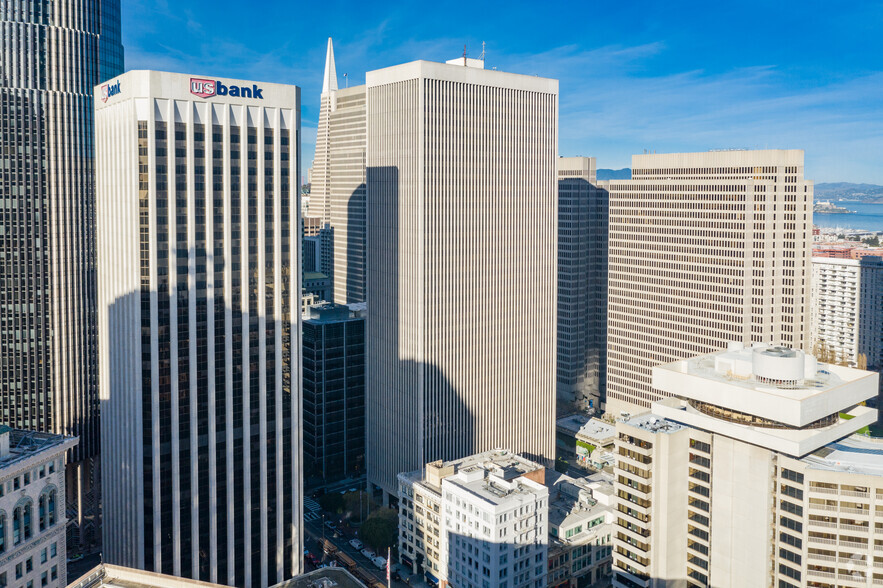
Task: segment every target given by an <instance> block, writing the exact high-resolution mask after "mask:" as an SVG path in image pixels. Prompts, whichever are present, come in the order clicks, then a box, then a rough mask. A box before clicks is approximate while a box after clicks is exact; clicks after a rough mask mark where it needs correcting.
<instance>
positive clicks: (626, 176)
mask: <svg viewBox="0 0 883 588" xmlns="http://www.w3.org/2000/svg"><path fill="white" fill-rule="evenodd" d="M598 179H599V180H630V179H632V170H631V169H630V168H628V167H624V168H622V169H599V170H598Z"/></svg>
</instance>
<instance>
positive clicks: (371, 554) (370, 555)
mask: <svg viewBox="0 0 883 588" xmlns="http://www.w3.org/2000/svg"><path fill="white" fill-rule="evenodd" d="M362 555H364V556H365V557H367V558H368V559H374V558H375V557H376V556H377V554H376V553H374V552H373V551H371V550H370V549H368V548H367V547H366V548H365V549H363V550H362Z"/></svg>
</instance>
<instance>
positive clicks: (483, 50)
mask: <svg viewBox="0 0 883 588" xmlns="http://www.w3.org/2000/svg"><path fill="white" fill-rule="evenodd" d="M485 53H487V51H485V43H484V41H482V42H481V55H479V56H478V58H479V59H480V60H482V61H484V55H485Z"/></svg>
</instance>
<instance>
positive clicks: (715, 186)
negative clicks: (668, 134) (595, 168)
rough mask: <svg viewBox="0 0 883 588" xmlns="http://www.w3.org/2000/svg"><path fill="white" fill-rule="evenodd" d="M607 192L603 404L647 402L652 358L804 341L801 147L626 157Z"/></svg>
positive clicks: (807, 214)
mask: <svg viewBox="0 0 883 588" xmlns="http://www.w3.org/2000/svg"><path fill="white" fill-rule="evenodd" d="M602 184H605V185H606V186H607V187H608V189H609V192H610V209H609V210H610V220H609V227H610V237H609V289H608V336H607V358H608V368H607V409H608V411H613V412H616V413H618V412H619V411H621V410H626V411H632V412H633V411H634V409H635V408H636V407H649V406H650V403H651V402H652V401H654V400H658V399H659V398H662V397H663V396H665V394H664V393H663V392H661V391H659V390H656V389H654V388H652V386H651V382H650V370H651V369H652V367H653V366H655V365H659V364H662V363H668V362H671V361H675V360H678V359H684V358H687V357H691V356H693V355H698V354H702V353H709V352H711V351H713V350H715V349H719V348H721V347H725V346H726V343H727V341H741V342H744V343H746V344H750V343H755V342H764V343H782V344H784V345H786V346H788V347H795V348H804V347H805V346H806V345H807V343H808V332H807V331H808V324H807V319H806V313H807V306H808V298H809V280H810V242H811V233H812V203H813V187H812V182H810V181H806V180H804V177H803V151H800V150H764V151H714V152H707V153H674V154H660V155H656V154H648V155H635V156H633V157H632V179H631V180H612V181H610V182H602Z"/></svg>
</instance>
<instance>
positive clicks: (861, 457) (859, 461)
mask: <svg viewBox="0 0 883 588" xmlns="http://www.w3.org/2000/svg"><path fill="white" fill-rule="evenodd" d="M801 461H802V462H803V463H805V464H806V465H807V466H808V467H810V468H812V469H816V470H829V471H837V472H846V473H853V474H867V475H871V476H883V440H881V441H879V442H875V441H872V440H870V439H866V438H863V437H862V436H860V435H853V436H851V437H847V438H845V439H841V440H840V441H837V442H835V443H829V444H828V445H825V446H824V447H820V448H819V449H817V450H816V451H814V452H812V453H810V454H809V455H807V456H805V457H804V458H803V459H801Z"/></svg>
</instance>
